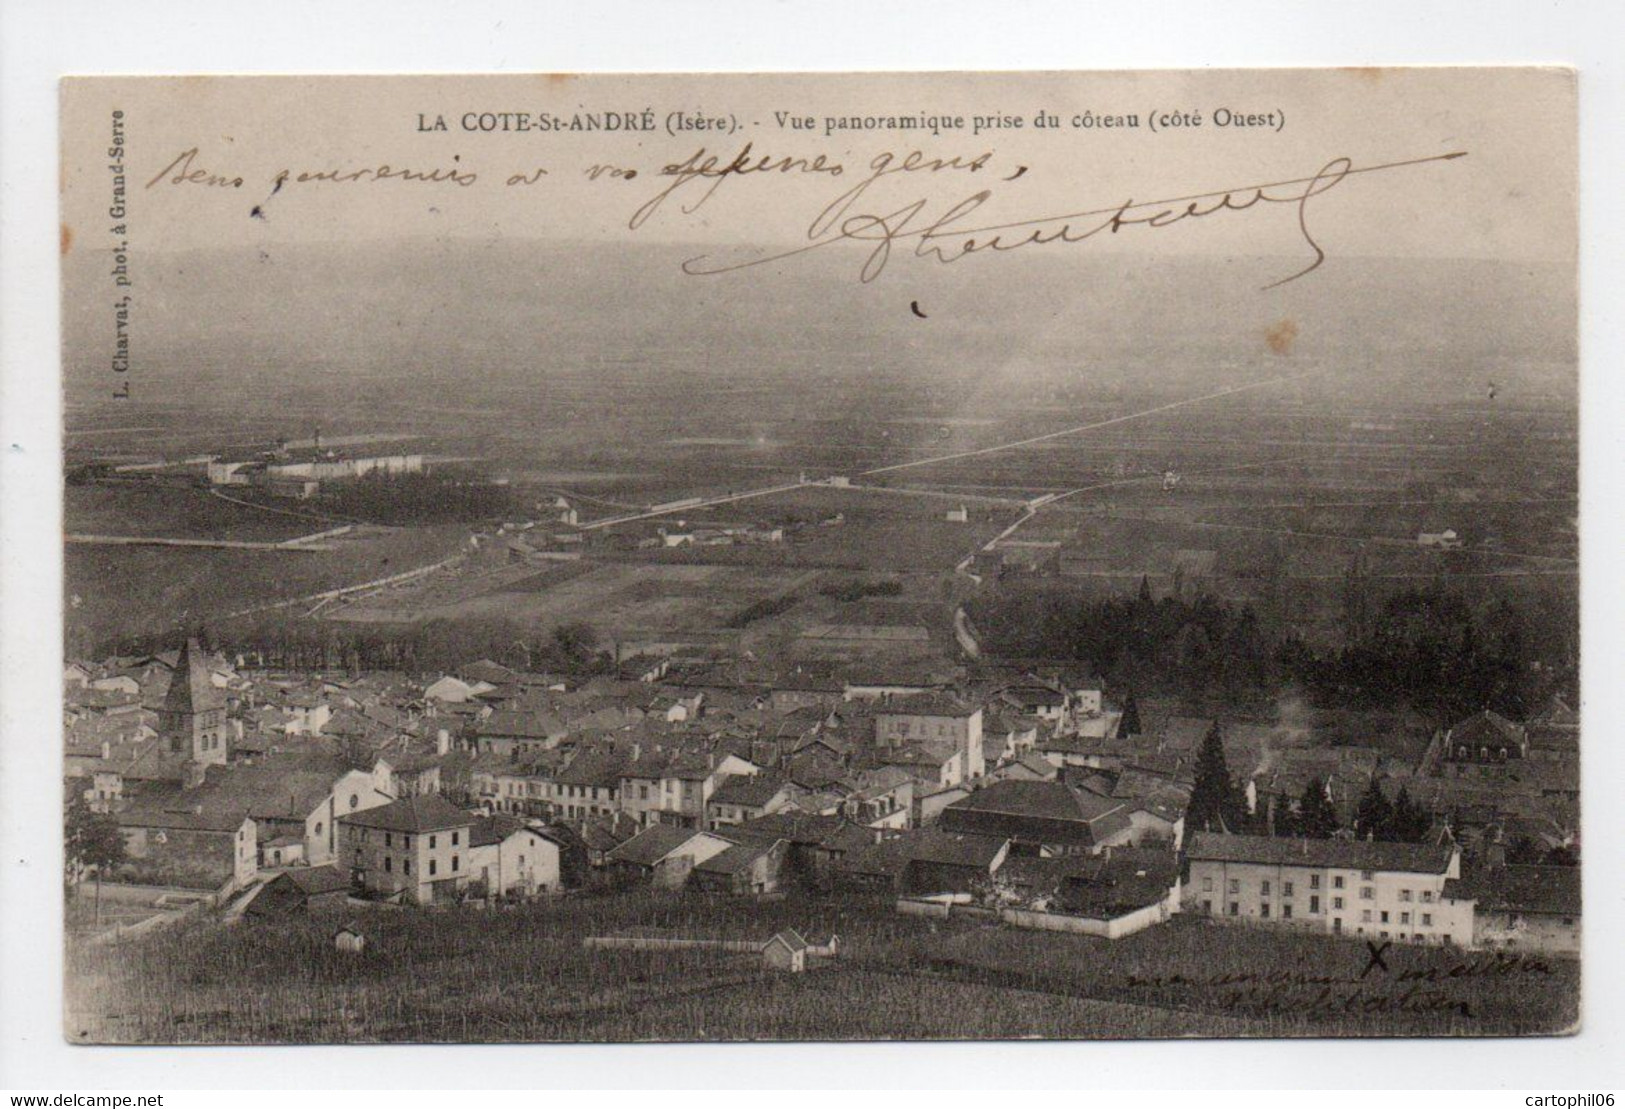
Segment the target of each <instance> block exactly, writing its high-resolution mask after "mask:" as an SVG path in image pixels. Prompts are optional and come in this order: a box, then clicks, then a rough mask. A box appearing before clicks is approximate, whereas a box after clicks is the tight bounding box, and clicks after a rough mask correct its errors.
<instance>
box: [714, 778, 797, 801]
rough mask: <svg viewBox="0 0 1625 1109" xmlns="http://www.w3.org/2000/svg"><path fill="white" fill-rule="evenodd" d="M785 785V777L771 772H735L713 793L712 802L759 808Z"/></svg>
mask: <svg viewBox="0 0 1625 1109" xmlns="http://www.w3.org/2000/svg"><path fill="white" fill-rule="evenodd" d="M784 786H785V782H784V779H782V778H779V777H775V776H773V775H770V774H734V775H732V776H730V777H729V778H727V779H726V780H725V781H724V782H723V783H722V785H721V786H719V787H718V788H717V791H716V792H715V793H713V794H711V804H713V805H744V806H746V807H747V808H759V807H760V806H762V805H765V804H767V803H768V802H769V801H771V800H772V799H773V797H774V795H775V794H777V793H778V792H779V791H780V790H781V789H783V788H784Z"/></svg>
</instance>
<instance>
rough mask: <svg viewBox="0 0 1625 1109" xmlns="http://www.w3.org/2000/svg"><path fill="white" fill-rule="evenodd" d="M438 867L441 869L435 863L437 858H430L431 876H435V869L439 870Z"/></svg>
mask: <svg viewBox="0 0 1625 1109" xmlns="http://www.w3.org/2000/svg"><path fill="white" fill-rule="evenodd" d="M438 869H440V868H439V867H438V866H436V865H435V860H434V859H430V860H429V877H431V878H433V877H434V874H435V871H436V870H438Z"/></svg>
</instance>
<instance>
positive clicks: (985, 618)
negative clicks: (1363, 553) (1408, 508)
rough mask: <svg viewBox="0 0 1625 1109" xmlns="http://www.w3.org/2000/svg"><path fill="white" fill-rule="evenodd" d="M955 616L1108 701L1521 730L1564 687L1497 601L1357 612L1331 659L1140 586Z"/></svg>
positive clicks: (1536, 641)
mask: <svg viewBox="0 0 1625 1109" xmlns="http://www.w3.org/2000/svg"><path fill="white" fill-rule="evenodd" d="M967 608H968V610H969V615H970V617H971V619H972V620H973V621H974V622H975V624H976V627H977V630H978V631H979V632H980V633H981V636H982V639H983V642H984V645H985V646H986V647H987V648H988V649H989V651H990V652H991V653H992V654H995V655H1005V656H1010V657H1019V658H1053V659H1080V660H1085V661H1088V662H1090V663H1092V664H1093V665H1094V667H1095V669H1096V670H1097V672H1099V673H1100V674H1102V675H1103V676H1104V677H1105V678H1107V680H1108V681H1110V682H1111V683H1112V684H1113V685H1114V686H1116V687H1117V688H1119V689H1139V690H1161V691H1163V692H1169V693H1177V694H1180V695H1182V696H1185V697H1188V698H1199V697H1203V696H1208V695H1219V696H1222V697H1223V698H1225V699H1226V700H1227V701H1229V702H1230V703H1232V704H1234V703H1240V702H1247V701H1253V702H1259V701H1265V700H1269V699H1271V698H1273V697H1274V696H1275V695H1276V694H1278V693H1280V692H1282V691H1283V690H1285V689H1287V688H1289V687H1295V688H1299V689H1302V690H1304V691H1306V692H1307V693H1308V694H1309V695H1310V697H1311V698H1312V700H1313V701H1314V703H1316V704H1318V705H1322V706H1327V707H1349V708H1368V707H1374V706H1377V707H1384V708H1391V707H1394V706H1396V705H1402V704H1408V705H1410V706H1411V707H1412V708H1414V709H1416V710H1417V711H1418V712H1421V713H1422V714H1424V715H1426V716H1427V717H1429V718H1430V719H1431V720H1432V721H1433V722H1435V723H1436V724H1437V725H1439V726H1441V727H1444V726H1448V725H1449V724H1452V723H1454V722H1455V721H1457V720H1459V719H1461V718H1462V717H1464V716H1467V715H1470V714H1471V713H1474V712H1477V711H1479V710H1480V709H1484V708H1491V709H1494V710H1496V711H1497V712H1500V713H1501V714H1502V715H1504V716H1507V717H1509V718H1511V719H1514V720H1522V719H1525V718H1527V716H1528V714H1529V712H1530V711H1531V709H1532V708H1533V707H1534V706H1537V705H1539V704H1541V703H1542V702H1543V701H1544V700H1545V699H1546V698H1547V697H1549V696H1550V695H1551V694H1553V693H1555V692H1572V685H1573V679H1574V672H1573V669H1572V666H1571V665H1569V664H1568V662H1567V661H1566V655H1567V653H1566V652H1565V650H1564V649H1563V647H1562V645H1561V644H1556V643H1549V642H1543V641H1541V640H1542V637H1540V636H1537V635H1535V634H1532V633H1531V632H1530V631H1529V630H1528V628H1527V626H1526V620H1525V617H1524V614H1523V612H1522V611H1521V610H1520V609H1519V608H1518V607H1517V606H1515V605H1513V604H1512V603H1511V602H1509V601H1507V600H1505V599H1502V600H1499V601H1496V602H1495V603H1494V604H1492V605H1489V606H1488V607H1487V608H1484V609H1482V610H1477V611H1475V609H1474V608H1473V606H1471V605H1469V604H1468V603H1467V601H1466V600H1465V599H1464V598H1463V597H1462V596H1461V595H1460V594H1458V593H1455V592H1453V591H1451V590H1449V589H1447V588H1444V587H1443V586H1433V587H1430V588H1426V589H1411V590H1406V591H1405V592H1402V593H1398V594H1396V595H1394V596H1392V597H1389V598H1388V599H1387V600H1385V601H1384V602H1383V603H1382V604H1380V605H1377V606H1375V610H1374V611H1362V613H1361V614H1360V618H1359V619H1358V620H1350V621H1348V622H1347V626H1346V628H1345V639H1346V641H1345V644H1344V646H1342V647H1341V648H1340V649H1337V650H1334V651H1329V652H1328V651H1317V650H1315V649H1313V648H1311V647H1310V646H1309V645H1308V644H1306V643H1304V642H1303V640H1301V639H1299V638H1297V637H1295V636H1292V635H1286V636H1281V635H1278V634H1275V633H1272V632H1271V631H1269V630H1267V629H1265V628H1264V627H1262V625H1261V622H1260V620H1259V618H1258V616H1257V614H1256V612H1255V611H1254V610H1253V609H1252V608H1251V607H1250V606H1246V605H1242V606H1236V605H1231V604H1228V603H1226V602H1224V601H1221V600H1219V599H1217V598H1215V597H1212V596H1210V595H1208V594H1202V595H1199V596H1197V597H1196V598H1194V599H1190V600H1187V599H1185V598H1182V597H1179V596H1166V597H1162V598H1157V597H1155V596H1154V595H1153V592H1152V590H1151V588H1150V585H1149V583H1148V582H1145V581H1142V582H1141V583H1140V588H1139V590H1138V591H1137V593H1136V594H1135V595H1133V596H1115V597H1107V598H1096V597H1090V596H1087V595H1085V594H1084V593H1082V592H1080V591H1078V590H1076V589H1069V588H1066V587H1064V586H1057V585H1049V584H1046V585H1036V586H1034V585H1022V586H1016V587H1006V588H1002V589H998V590H995V591H992V592H990V593H987V594H984V595H981V596H978V597H976V598H974V599H973V600H971V601H970V602H969V604H968V605H967ZM1548 638H1549V637H1548ZM1536 663H1541V664H1542V665H1540V666H1536V665H1535V664H1536ZM1554 664H1555V665H1554Z"/></svg>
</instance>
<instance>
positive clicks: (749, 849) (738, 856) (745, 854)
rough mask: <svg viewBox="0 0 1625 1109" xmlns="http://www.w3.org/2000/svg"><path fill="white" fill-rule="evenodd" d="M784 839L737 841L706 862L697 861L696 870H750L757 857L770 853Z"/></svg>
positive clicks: (716, 871) (709, 871)
mask: <svg viewBox="0 0 1625 1109" xmlns="http://www.w3.org/2000/svg"><path fill="white" fill-rule="evenodd" d="M781 842H783V841H781V840H775V841H772V842H768V841H766V840H764V841H762V842H760V843H736V844H734V845H733V846H732V847H728V848H725V849H723V850H721V851H719V852H717V853H716V854H715V855H712V856H711V857H710V858H709V859H706V860H705V861H704V862H701V863H696V864H695V865H694V869H695V870H703V871H705V872H706V873H707V874H738V873H739V872H741V871H744V870H749V869H750V867H751V866H752V865H753V864H754V863H755V862H756V860H757V859H759V858H761V857H762V856H763V855H766V854H768V853H769V852H770V851H772V850H773V848H774V847H776V846H778V844H779V843H781Z"/></svg>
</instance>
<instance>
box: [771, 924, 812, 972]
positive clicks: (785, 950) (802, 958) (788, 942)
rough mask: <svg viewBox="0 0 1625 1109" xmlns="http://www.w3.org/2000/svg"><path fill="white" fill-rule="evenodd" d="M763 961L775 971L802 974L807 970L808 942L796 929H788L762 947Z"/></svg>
mask: <svg viewBox="0 0 1625 1109" xmlns="http://www.w3.org/2000/svg"><path fill="white" fill-rule="evenodd" d="M762 961H763V962H764V963H766V964H767V965H768V966H769V967H771V968H772V969H773V970H787V971H789V972H790V973H791V974H800V973H801V972H802V971H804V970H806V969H807V941H806V940H805V939H803V938H802V936H801V933H800V932H797V931H796V930H795V929H794V928H787V929H785V930H784V931H783V932H780V933H779V934H778V935H776V936H774V937H773V938H772V939H770V940H768V941H767V942H766V943H765V944H763V945H762Z"/></svg>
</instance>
